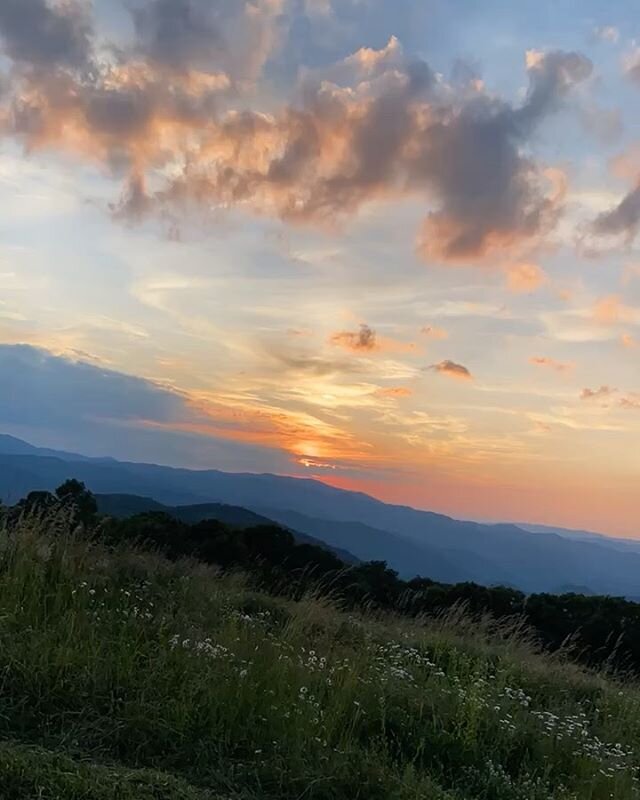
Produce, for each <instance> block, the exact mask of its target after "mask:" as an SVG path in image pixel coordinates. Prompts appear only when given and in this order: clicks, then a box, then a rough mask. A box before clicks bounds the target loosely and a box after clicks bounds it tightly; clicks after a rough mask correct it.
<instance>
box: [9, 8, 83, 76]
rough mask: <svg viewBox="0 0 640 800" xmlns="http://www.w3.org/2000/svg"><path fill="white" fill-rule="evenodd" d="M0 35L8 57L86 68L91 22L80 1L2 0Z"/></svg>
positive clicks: (37, 64) (35, 63)
mask: <svg viewBox="0 0 640 800" xmlns="http://www.w3.org/2000/svg"><path fill="white" fill-rule="evenodd" d="M0 38H1V40H2V44H3V45H4V51H5V53H6V54H7V55H8V56H9V58H11V59H13V60H14V61H17V62H19V63H27V64H30V65H32V66H34V67H38V68H46V67H52V66H67V67H86V66H87V65H88V64H89V61H90V56H91V24H90V20H89V17H88V14H87V10H86V6H85V5H84V4H83V3H82V2H80V1H79V0H78V1H77V2H76V0H66V2H61V1H58V2H56V0H50V2H46V0H2V2H1V3H0Z"/></svg>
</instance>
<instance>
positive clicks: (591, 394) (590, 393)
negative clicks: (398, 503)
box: [580, 386, 617, 400]
mask: <svg viewBox="0 0 640 800" xmlns="http://www.w3.org/2000/svg"><path fill="white" fill-rule="evenodd" d="M616 392H617V389H611V388H610V387H609V386H601V387H600V388H599V389H583V390H582V392H581V393H580V398H581V399H582V400H606V399H608V398H609V397H611V396H612V395H614V394H615V393H616Z"/></svg>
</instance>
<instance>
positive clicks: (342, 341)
mask: <svg viewBox="0 0 640 800" xmlns="http://www.w3.org/2000/svg"><path fill="white" fill-rule="evenodd" d="M331 343H332V344H334V345H337V346H338V347H344V348H345V349H346V350H353V351H355V352H359V351H362V350H364V351H371V350H375V349H376V348H377V346H378V343H377V340H376V332H375V331H374V330H372V328H370V327H369V326H368V325H360V330H359V331H355V332H354V331H340V332H338V333H334V334H333V336H332V337H331Z"/></svg>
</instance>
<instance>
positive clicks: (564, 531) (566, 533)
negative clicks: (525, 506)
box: [516, 523, 640, 553]
mask: <svg viewBox="0 0 640 800" xmlns="http://www.w3.org/2000/svg"><path fill="white" fill-rule="evenodd" d="M516 524H517V525H518V527H519V528H522V529H523V530H525V531H530V532H531V533H555V534H557V535H558V536H562V537H563V538H565V539H572V540H573V541H576V542H591V543H592V544H599V545H602V546H603V547H613V548H615V549H616V550H623V551H625V552H632V553H640V539H623V538H617V537H614V536H605V535H604V533H594V532H593V531H580V530H573V529H571V528H553V527H551V526H549V525H530V524H528V523H516ZM638 534H639V535H640V526H639V528H638Z"/></svg>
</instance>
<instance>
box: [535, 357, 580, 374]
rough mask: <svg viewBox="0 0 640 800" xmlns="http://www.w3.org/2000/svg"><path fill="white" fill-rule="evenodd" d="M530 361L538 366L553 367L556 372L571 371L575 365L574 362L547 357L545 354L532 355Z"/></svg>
mask: <svg viewBox="0 0 640 800" xmlns="http://www.w3.org/2000/svg"><path fill="white" fill-rule="evenodd" d="M529 363H530V364H533V365H534V366H536V367H544V368H547V369H552V370H554V371H555V372H570V371H571V370H572V369H573V368H574V366H575V365H574V364H568V363H566V362H563V361H556V360H555V358H547V357H545V356H532V357H531V358H530V359H529Z"/></svg>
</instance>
